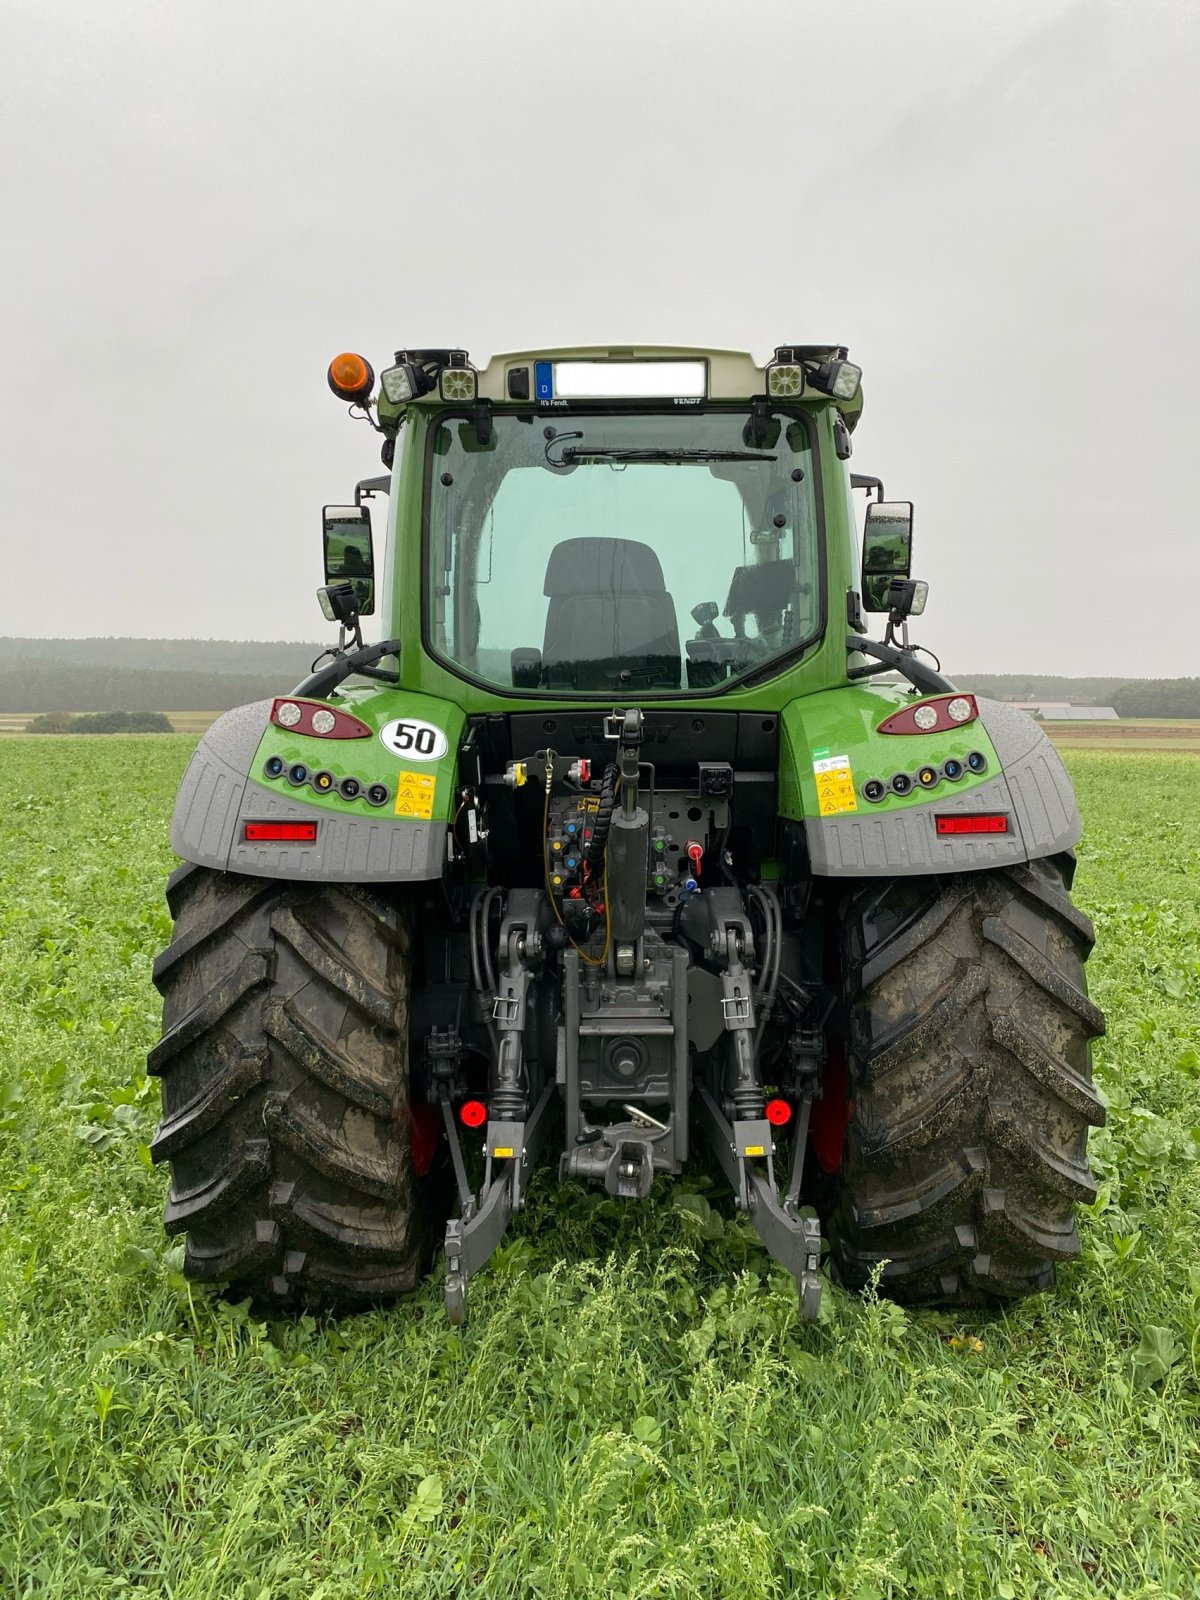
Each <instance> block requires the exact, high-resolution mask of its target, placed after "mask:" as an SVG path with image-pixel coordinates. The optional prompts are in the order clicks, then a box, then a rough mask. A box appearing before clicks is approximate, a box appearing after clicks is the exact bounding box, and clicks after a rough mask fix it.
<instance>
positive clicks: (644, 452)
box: [547, 444, 779, 466]
mask: <svg viewBox="0 0 1200 1600" xmlns="http://www.w3.org/2000/svg"><path fill="white" fill-rule="evenodd" d="M547 459H549V457H547ZM778 459H779V457H778V456H768V455H759V454H757V453H756V452H755V451H753V450H663V449H659V448H658V447H656V446H654V445H627V444H586V445H568V446H567V448H566V449H565V450H564V451H563V453H562V457H561V460H562V462H563V465H564V466H570V465H573V464H574V463H575V462H579V461H592V460H597V461H600V460H603V461H778ZM553 464H554V463H553V462H551V465H552V466H553Z"/></svg>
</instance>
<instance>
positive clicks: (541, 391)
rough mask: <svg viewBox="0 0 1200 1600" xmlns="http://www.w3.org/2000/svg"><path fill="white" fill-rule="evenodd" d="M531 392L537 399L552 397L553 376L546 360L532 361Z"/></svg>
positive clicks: (550, 398) (551, 398) (549, 398)
mask: <svg viewBox="0 0 1200 1600" xmlns="http://www.w3.org/2000/svg"><path fill="white" fill-rule="evenodd" d="M533 392H534V395H535V396H536V397H537V399H539V400H553V399H554V377H553V374H552V373H551V370H550V363H549V362H548V361H535V362H534V363H533Z"/></svg>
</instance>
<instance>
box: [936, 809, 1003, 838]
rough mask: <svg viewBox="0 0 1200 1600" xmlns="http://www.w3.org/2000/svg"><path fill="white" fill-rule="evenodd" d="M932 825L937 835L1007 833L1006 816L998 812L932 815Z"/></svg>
mask: <svg viewBox="0 0 1200 1600" xmlns="http://www.w3.org/2000/svg"><path fill="white" fill-rule="evenodd" d="M933 825H934V827H935V828H936V829H937V832H938V834H939V835H945V834H949V833H1007V832H1008V818H1007V817H1005V816H1001V815H998V814H995V815H990V816H988V815H983V814H980V813H976V814H975V815H974V816H971V815H969V814H967V815H960V816H956V817H934V819H933Z"/></svg>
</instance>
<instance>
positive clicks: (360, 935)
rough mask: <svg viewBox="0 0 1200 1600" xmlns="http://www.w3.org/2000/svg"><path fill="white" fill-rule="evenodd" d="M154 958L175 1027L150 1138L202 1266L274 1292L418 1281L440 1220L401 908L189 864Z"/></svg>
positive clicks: (360, 1298) (208, 1273) (182, 1229)
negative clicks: (427, 1176)
mask: <svg viewBox="0 0 1200 1600" xmlns="http://www.w3.org/2000/svg"><path fill="white" fill-rule="evenodd" d="M167 901H168V904H169V906H170V909H171V913H172V915H173V916H174V918H175V937H174V939H173V941H172V943H171V944H170V945H169V946H168V948H167V949H166V950H165V951H164V952H163V954H162V955H161V956H160V957H159V958H158V960H157V961H156V962H155V966H154V981H155V983H156V984H157V985H158V988H159V989H160V991H161V992H162V996H163V1037H162V1040H161V1042H160V1043H159V1044H157V1045H156V1046H155V1047H154V1049H153V1050H152V1051H151V1052H150V1058H149V1066H150V1071H151V1072H153V1073H155V1074H157V1075H158V1076H159V1077H160V1078H161V1079H162V1121H161V1123H160V1125H159V1129H158V1132H157V1134H156V1135H155V1138H154V1142H153V1144H152V1146H151V1150H152V1153H153V1155H154V1159H155V1160H156V1161H164V1160H169V1161H170V1164H171V1187H170V1192H169V1195H168V1198H167V1207H166V1214H165V1218H164V1221H165V1225H166V1228H167V1231H168V1233H186V1236H187V1241H186V1250H185V1255H184V1270H185V1272H186V1273H187V1274H188V1276H189V1277H193V1278H199V1279H206V1280H215V1281H224V1282H228V1283H229V1284H230V1285H231V1287H232V1288H233V1289H234V1291H235V1292H237V1293H244V1294H250V1295H252V1296H253V1297H254V1298H255V1299H256V1300H259V1301H267V1302H272V1303H274V1304H276V1305H285V1304H293V1305H305V1306H314V1307H317V1306H321V1307H330V1308H336V1307H342V1306H347V1305H355V1304H358V1305H361V1304H364V1303H368V1302H371V1301H377V1300H381V1299H386V1298H390V1297H391V1296H394V1295H397V1294H401V1293H404V1292H405V1291H407V1290H410V1289H412V1288H414V1287H415V1286H416V1284H417V1282H418V1281H419V1279H420V1277H421V1273H422V1268H423V1264H424V1253H425V1244H426V1240H425V1230H424V1229H423V1228H422V1226H421V1217H420V1215H419V1214H418V1208H417V1206H416V1204H415V1199H414V1197H415V1195H416V1193H417V1180H416V1179H415V1177H414V1172H413V1162H412V1150H411V1142H410V1119H409V1107H408V1029H407V1020H408V1019H407V1011H408V979H409V971H410V967H411V960H410V931H409V928H410V922H409V914H408V910H407V907H406V906H405V905H404V904H403V903H398V902H397V901H395V900H391V899H386V898H384V897H383V896H380V895H376V894H373V893H371V892H370V891H368V890H364V889H359V888H349V887H346V886H343V885H337V884H320V885H299V884H287V883H279V882H276V881H275V880H273V879H267V878H249V877H243V876H241V875H239V874H236V873H217V872H211V871H209V870H207V869H206V868H202V867H195V866H190V865H187V866H184V867H182V868H180V870H179V871H178V872H176V873H174V874H173V876H172V878H171V880H170V883H169V885H168V890H167Z"/></svg>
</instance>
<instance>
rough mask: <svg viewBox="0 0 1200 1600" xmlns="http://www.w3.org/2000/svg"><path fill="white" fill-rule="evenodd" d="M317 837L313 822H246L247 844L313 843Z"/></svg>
mask: <svg viewBox="0 0 1200 1600" xmlns="http://www.w3.org/2000/svg"><path fill="white" fill-rule="evenodd" d="M316 837H317V825H316V823H315V822H248V823H247V824H246V832H245V839H246V843H247V844H313V843H314V842H315V840H316Z"/></svg>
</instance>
